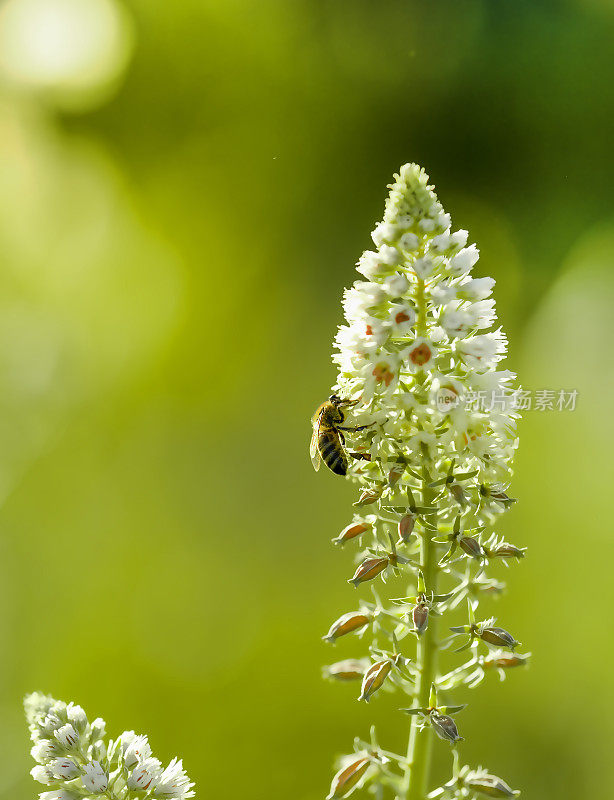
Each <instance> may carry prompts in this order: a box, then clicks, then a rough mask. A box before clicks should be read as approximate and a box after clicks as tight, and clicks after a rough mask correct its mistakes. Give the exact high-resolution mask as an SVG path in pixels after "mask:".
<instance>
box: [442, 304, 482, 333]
mask: <svg viewBox="0 0 614 800" xmlns="http://www.w3.org/2000/svg"><path fill="white" fill-rule="evenodd" d="M441 325H442V327H443V328H444V329H445V331H446V333H447V334H448V336H450V337H455V336H464V335H465V334H466V333H468V332H469V331H470V330H471V329H472V328H473V327H474V322H473V317H472V315H471V314H469V313H468V312H467V311H465V310H462V309H458V308H454V307H453V306H452V307H450V306H447V307H446V308H445V309H444V312H443V314H442V317H441Z"/></svg>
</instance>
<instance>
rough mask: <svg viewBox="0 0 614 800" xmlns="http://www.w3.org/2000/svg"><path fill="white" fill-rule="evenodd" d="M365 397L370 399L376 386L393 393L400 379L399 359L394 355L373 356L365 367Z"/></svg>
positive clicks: (381, 354)
mask: <svg viewBox="0 0 614 800" xmlns="http://www.w3.org/2000/svg"><path fill="white" fill-rule="evenodd" d="M364 373H365V374H364V381H365V396H366V397H370V396H372V395H373V392H374V390H375V388H376V386H381V387H382V388H384V389H386V390H390V391H392V390H393V389H394V387H395V386H396V384H397V381H398V379H399V358H398V356H397V355H396V354H394V353H380V354H377V355H374V356H372V357H371V358H370V359H369V360H368V362H367V364H366V366H365V367H364Z"/></svg>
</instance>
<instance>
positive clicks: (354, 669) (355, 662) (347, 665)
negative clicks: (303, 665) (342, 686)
mask: <svg viewBox="0 0 614 800" xmlns="http://www.w3.org/2000/svg"><path fill="white" fill-rule="evenodd" d="M368 667H369V662H368V661H365V660H364V659H358V658H347V659H345V661H337V662H336V663H335V664H329V665H328V666H327V667H324V670H323V671H324V676H325V677H326V678H334V679H335V680H337V681H355V680H359V679H362V677H363V676H364V674H365V671H366V670H367V668H368Z"/></svg>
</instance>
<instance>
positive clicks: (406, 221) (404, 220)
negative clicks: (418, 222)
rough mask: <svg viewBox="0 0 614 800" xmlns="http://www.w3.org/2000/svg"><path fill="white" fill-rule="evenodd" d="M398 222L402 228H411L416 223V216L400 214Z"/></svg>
mask: <svg viewBox="0 0 614 800" xmlns="http://www.w3.org/2000/svg"><path fill="white" fill-rule="evenodd" d="M396 224H397V225H398V226H399V228H401V229H404V228H411V226H412V225H413V224H414V218H413V217H412V216H411V215H410V214H399V216H398V217H397V220H396Z"/></svg>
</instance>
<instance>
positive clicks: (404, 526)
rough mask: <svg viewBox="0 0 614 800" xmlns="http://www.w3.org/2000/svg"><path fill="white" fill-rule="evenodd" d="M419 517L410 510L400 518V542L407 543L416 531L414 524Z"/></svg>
mask: <svg viewBox="0 0 614 800" xmlns="http://www.w3.org/2000/svg"><path fill="white" fill-rule="evenodd" d="M417 519H418V515H417V514H412V513H411V511H408V512H407V514H405V515H404V516H403V517H401V519H400V520H399V542H405V543H407V542H408V541H409V539H410V537H411V535H412V533H413V532H414V525H415V524H416V520H417Z"/></svg>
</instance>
